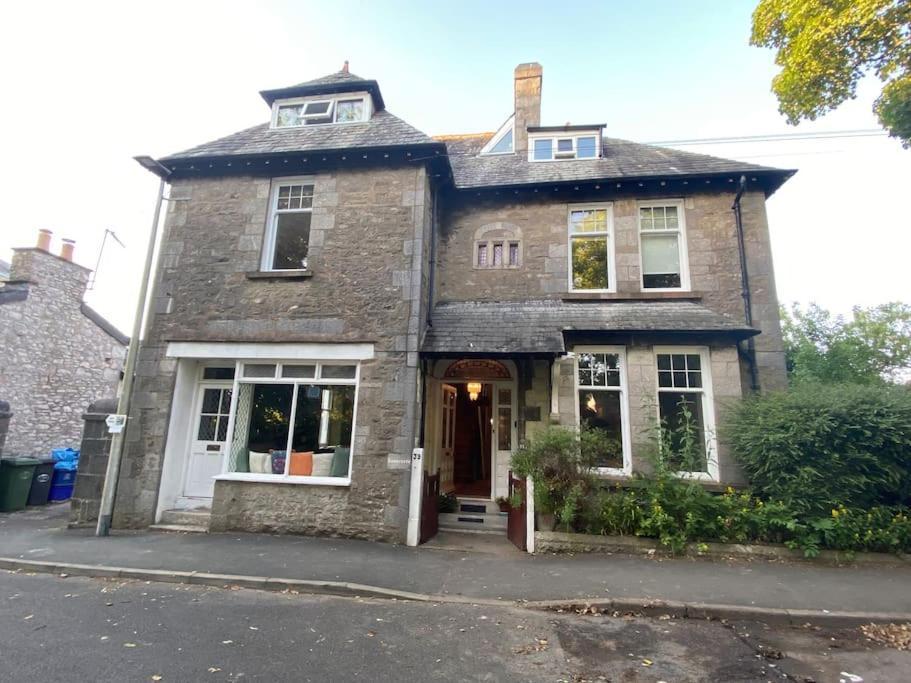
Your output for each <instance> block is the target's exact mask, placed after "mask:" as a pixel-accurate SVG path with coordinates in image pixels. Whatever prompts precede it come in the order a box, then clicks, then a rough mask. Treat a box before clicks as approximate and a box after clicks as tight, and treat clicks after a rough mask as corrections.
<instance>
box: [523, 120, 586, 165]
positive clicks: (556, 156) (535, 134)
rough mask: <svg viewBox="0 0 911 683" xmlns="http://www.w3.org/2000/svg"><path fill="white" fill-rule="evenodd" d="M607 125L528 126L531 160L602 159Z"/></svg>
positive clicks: (529, 158) (529, 155) (529, 156)
mask: <svg viewBox="0 0 911 683" xmlns="http://www.w3.org/2000/svg"><path fill="white" fill-rule="evenodd" d="M603 131H604V124H603V123H599V124H595V125H587V126H570V125H568V124H567V125H565V126H535V127H529V128H528V160H529V161H568V160H573V159H600V158H601V135H602V132H603Z"/></svg>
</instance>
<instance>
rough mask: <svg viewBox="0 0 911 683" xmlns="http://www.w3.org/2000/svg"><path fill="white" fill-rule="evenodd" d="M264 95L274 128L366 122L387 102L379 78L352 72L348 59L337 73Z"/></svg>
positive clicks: (269, 91) (263, 93) (264, 92)
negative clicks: (349, 68) (381, 91)
mask: <svg viewBox="0 0 911 683" xmlns="http://www.w3.org/2000/svg"><path fill="white" fill-rule="evenodd" d="M260 95H261V96H262V98H263V99H264V100H265V101H266V103H267V104H269V106H271V107H272V119H271V125H270V127H271V128H298V127H301V126H313V125H326V124H350V123H363V122H365V121H369V120H370V117H371V116H373V113H374V112H376V111H380V110H382V109H383V108H384V106H385V105H384V104H383V96H382V95H381V94H380V87H379V85H378V84H377V82H376V81H374V80H368V79H365V78H361V77H360V76H355V75H354V74H352V73H350V72H349V71H348V62H347V61H346V62H345V66H344V67H342V70H341V71H338V72H336V73H334V74H330V75H328V76H323V77H322V78H317V79H314V80H312V81H306V82H304V83H298V84H297V85H292V86H290V87H287V88H277V89H274V90H263V91H261V92H260Z"/></svg>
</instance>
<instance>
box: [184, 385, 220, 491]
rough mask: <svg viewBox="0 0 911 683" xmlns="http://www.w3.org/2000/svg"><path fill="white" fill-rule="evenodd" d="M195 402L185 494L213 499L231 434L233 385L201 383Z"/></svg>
mask: <svg viewBox="0 0 911 683" xmlns="http://www.w3.org/2000/svg"><path fill="white" fill-rule="evenodd" d="M195 405H196V408H195V410H194V412H193V417H194V421H193V424H192V426H191V428H190V452H189V457H188V461H187V474H186V477H185V479H184V487H183V494H184V496H187V497H188V498H211V497H212V493H213V491H214V488H215V479H213V477H215V475H217V474H219V473H221V463H222V456H223V454H224V448H225V440H226V439H227V436H228V415H229V413H230V412H231V385H230V384H224V383H202V384H200V385H199V389H198V392H197V396H196V404H195Z"/></svg>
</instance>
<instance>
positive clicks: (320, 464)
mask: <svg viewBox="0 0 911 683" xmlns="http://www.w3.org/2000/svg"><path fill="white" fill-rule="evenodd" d="M332 455H333V454H332V453H314V454H313V476H314V477H328V476H329V474H330V472H332Z"/></svg>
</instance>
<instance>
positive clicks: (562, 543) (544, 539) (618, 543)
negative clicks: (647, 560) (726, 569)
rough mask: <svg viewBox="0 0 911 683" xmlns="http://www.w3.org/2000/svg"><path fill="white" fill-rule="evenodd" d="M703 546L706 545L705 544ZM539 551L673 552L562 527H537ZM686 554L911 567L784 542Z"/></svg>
mask: <svg viewBox="0 0 911 683" xmlns="http://www.w3.org/2000/svg"><path fill="white" fill-rule="evenodd" d="M703 546H704V547H703ZM535 552H537V553H547V552H550V553H615V552H616V553H632V554H636V555H655V554H658V555H662V556H673V553H671V551H669V550H668V549H667V548H665V547H664V546H662V545H661V544H660V543H659V542H658V541H657V540H655V539H653V538H641V537H638V536H596V535H593V534H570V533H564V532H560V531H536V532H535ZM685 555H686V556H689V557H706V558H713V559H723V558H731V557H733V558H739V559H753V560H757V559H758V560H788V561H791V562H793V561H799V562H811V563H818V564H831V565H839V566H843V565H862V566H871V565H872V566H889V565H892V566H901V567H909V568H911V555H907V554H898V555H890V554H887V553H864V552H859V553H853V554H851V553H846V552H843V551H837V550H823V551H821V552H820V554H819V556H818V557H816V558H807V557H804V555H803V553H802V552H800V551H799V550H791V549H790V548H786V547H785V546H783V545H772V544H768V545H765V544H753V545H749V544H740V543H704V544H703V543H688V544H687V549H686V553H685Z"/></svg>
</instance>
